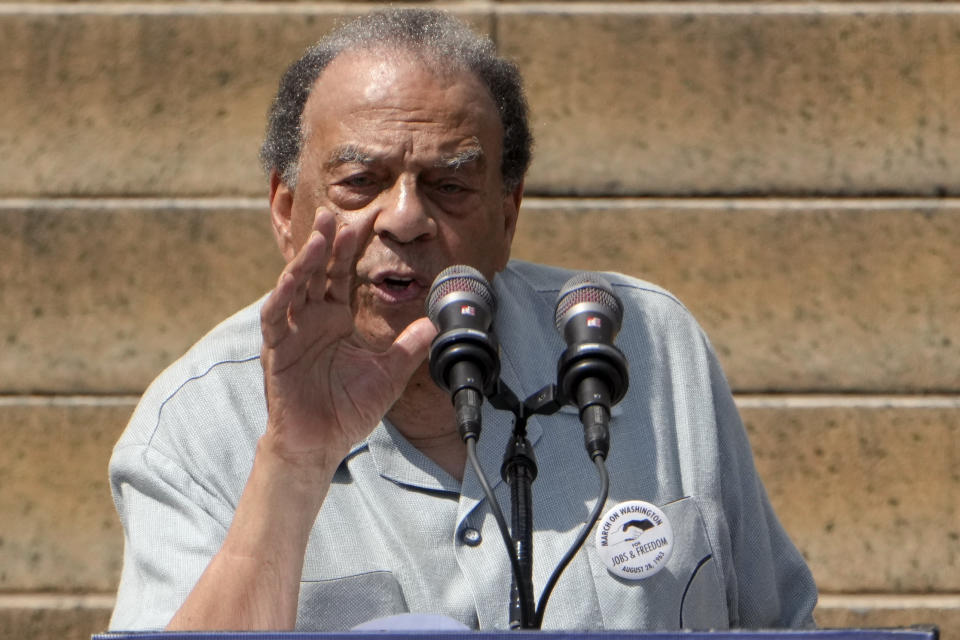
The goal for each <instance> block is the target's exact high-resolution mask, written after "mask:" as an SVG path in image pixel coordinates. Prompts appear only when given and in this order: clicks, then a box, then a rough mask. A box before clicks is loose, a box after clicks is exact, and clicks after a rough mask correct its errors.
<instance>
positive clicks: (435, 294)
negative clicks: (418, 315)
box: [427, 264, 497, 324]
mask: <svg viewBox="0 0 960 640" xmlns="http://www.w3.org/2000/svg"><path fill="white" fill-rule="evenodd" d="M451 293H472V294H474V295H475V296H477V297H478V298H479V299H480V301H482V303H483V304H485V305H486V311H487V312H488V313H489V314H490V315H493V313H494V312H495V311H496V307H497V301H496V298H495V297H494V295H493V290H492V289H491V287H490V283H489V282H487V279H486V278H484V277H483V274H482V273H480V272H479V271H478V270H476V269H474V268H473V267H470V266H467V265H464V264H455V265H453V266H452V267H447V268H446V269H444V270H443V271H441V272H440V273H439V274H437V277H436V278H434V280H433V285H431V286H430V293H429V294H428V296H427V317H428V318H430V321H431V322H433V323H434V324H437V321H438V319H439V317H440V311H441V310H442V309H443V307H444V306H445V304H446V303H444V302H443V300H444V298H446V297H447V296H448V295H450V294H451Z"/></svg>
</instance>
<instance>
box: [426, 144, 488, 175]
mask: <svg viewBox="0 0 960 640" xmlns="http://www.w3.org/2000/svg"><path fill="white" fill-rule="evenodd" d="M484 158H485V156H484V153H483V147H481V146H480V144H479V143H477V144H475V145H473V146H471V147H468V148H467V149H464V150H463V151H458V152H457V153H454V154H452V155H448V156H443V157H442V158H440V160H438V161H437V163H436V164H435V165H434V166H435V167H437V168H438V169H453V170H457V169H460V168H462V167H463V166H464V165H467V164H470V163H473V162H475V163H477V164H479V165H482V164H483V160H484Z"/></svg>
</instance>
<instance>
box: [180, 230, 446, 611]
mask: <svg viewBox="0 0 960 640" xmlns="http://www.w3.org/2000/svg"><path fill="white" fill-rule="evenodd" d="M358 231H359V230H358V229H356V228H351V227H350V226H344V227H341V228H339V229H338V228H337V227H336V221H335V219H334V216H333V215H332V214H330V213H328V212H319V213H318V215H317V218H316V221H315V224H314V232H313V233H312V235H311V236H310V238H309V240H308V241H307V242H306V243H305V244H304V246H303V247H302V248H301V250H300V251H299V253H298V254H297V255H296V257H294V259H293V260H291V261H290V263H289V264H288V265H287V267H286V268H285V269H284V271H283V273H282V274H281V276H280V279H279V281H278V283H277V287H276V289H275V290H274V292H273V293H272V294H271V296H270V298H269V299H268V300H267V301H266V303H265V304H264V306H263V310H262V313H261V327H262V332H263V349H262V352H261V361H262V364H263V369H264V388H265V391H266V398H267V408H268V420H267V430H266V433H265V434H264V435H263V437H262V438H261V439H260V441H259V443H258V446H257V451H256V456H255V458H254V463H253V469H252V471H251V473H250V476H249V479H248V480H247V484H246V487H245V489H244V492H243V495H242V496H241V498H240V501H239V504H238V505H237V510H236V513H235V515H234V518H233V522H232V524H231V525H230V529H229V531H228V532H227V535H226V539H225V540H224V543H223V545H222V547H221V548H220V550H219V552H218V553H217V554H216V555H215V556H214V557H213V559H212V560H211V562H210V564H209V566H208V567H207V569H206V571H204V573H203V575H202V576H201V577H200V580H199V581H198V582H197V584H196V586H195V587H194V589H193V590H192V591H191V593H190V595H189V596H188V597H187V599H186V601H185V602H184V603H183V605H182V606H181V607H180V609H179V610H178V611H177V613H176V614H175V616H174V617H173V620H171V622H170V624H169V626H168V627H167V628H168V629H171V630H173V629H292V628H293V627H294V624H295V622H296V609H297V596H298V590H299V584H300V582H299V581H300V574H301V571H302V567H303V556H304V551H305V548H306V544H307V539H308V537H309V534H310V529H311V526H312V524H313V522H314V520H315V518H316V516H317V512H318V511H319V509H320V506H321V505H322V503H323V500H324V498H325V496H326V493H327V490H328V489H329V486H330V482H331V479H332V477H333V474H334V472H335V471H336V468H337V466H338V464H339V463H340V461H341V460H342V458H343V457H344V456H345V455H346V454H347V452H348V451H349V447H350V446H351V445H352V444H354V443H355V442H358V441H360V440H362V439H363V438H365V437H366V436H367V435H369V433H370V431H372V430H373V428H374V427H375V426H376V425H377V423H378V422H379V421H380V419H381V417H382V416H383V415H384V414H385V413H386V411H387V410H388V409H389V407H390V406H391V405H392V404H393V402H394V401H395V400H396V399H397V398H398V397H399V396H400V394H401V393H402V392H403V389H404V387H405V385H406V382H407V380H408V379H409V378H410V376H411V375H412V374H413V372H414V370H415V369H416V368H417V367H418V366H419V365H420V363H421V362H422V361H423V359H424V357H425V356H426V353H427V349H428V347H429V342H430V340H431V339H432V337H433V335H434V329H433V327H432V325H431V324H430V322H429V320H427V319H425V318H424V319H421V320H418V321H416V322H414V323H413V324H411V325H410V326H409V327H407V329H406V330H405V331H404V332H403V333H401V334H400V336H399V337H398V338H397V340H396V341H395V342H394V344H393V345H392V346H391V348H390V349H388V350H387V351H386V352H384V353H373V352H371V351H368V350H366V349H364V348H363V347H362V346H358V345H361V344H362V343H361V341H360V340H356V339H354V338H355V336H354V321H353V315H352V312H351V308H350V294H351V290H352V286H353V263H354V257H355V256H354V254H355V252H356V250H357V244H358V241H357V237H358ZM361 235H362V234H361Z"/></svg>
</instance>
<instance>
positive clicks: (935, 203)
mask: <svg viewBox="0 0 960 640" xmlns="http://www.w3.org/2000/svg"><path fill="white" fill-rule="evenodd" d="M404 4H407V3H404ZM409 4H410V5H411V6H412V5H413V3H409ZM374 6H379V5H376V4H373V3H367V2H354V3H333V2H324V1H313V2H302V3H293V4H277V3H273V2H260V3H256V2H240V3H235V2H218V1H210V2H199V3H198V2H192V3H186V2H179V1H178V0H168V1H161V2H156V3H150V4H139V3H129V4H128V3H99V2H89V3H84V4H76V3H70V2H48V1H45V0H25V1H23V2H17V3H14V2H4V1H0V114H2V117H0V637H5V638H38V639H47V638H50V639H53V638H57V639H74V638H76V639H80V638H88V637H89V634H90V633H92V632H95V631H100V630H103V629H105V628H106V624H107V620H108V618H109V613H110V610H111V608H112V603H113V593H114V590H115V588H116V584H117V579H118V576H119V570H120V565H121V560H122V542H123V541H122V532H121V529H120V526H119V523H118V521H117V518H116V515H115V513H114V510H113V504H112V502H111V499H110V494H109V487H108V484H107V475H106V474H107V461H108V459H109V455H110V450H111V447H112V445H113V443H114V441H115V440H116V438H117V437H118V435H119V433H120V432H121V430H122V429H123V427H124V425H125V423H126V420H127V418H128V417H129V415H130V413H131V411H132V410H133V407H134V404H135V403H136V401H137V398H138V395H139V394H140V393H141V392H142V391H143V389H144V388H145V386H146V385H147V384H148V383H149V382H150V380H152V379H153V377H154V376H155V375H156V374H157V373H159V371H161V370H162V369H163V368H164V367H165V366H166V365H167V364H169V363H170V362H171V361H172V360H173V359H174V358H176V357H177V356H178V355H180V354H181V353H182V352H183V351H184V350H185V349H186V348H187V347H188V346H189V345H190V344H191V343H193V342H194V341H195V340H196V339H197V338H199V337H200V336H201V335H203V333H205V332H206V331H207V330H208V329H209V328H211V327H212V326H213V325H214V324H216V323H217V322H219V320H221V319H222V318H224V317H226V316H227V315H228V314H230V313H231V312H233V311H234V310H237V309H239V308H240V307H242V306H244V305H246V304H247V303H248V302H250V301H252V300H253V299H254V298H256V297H257V296H259V295H261V294H262V293H263V292H265V291H266V290H267V289H269V287H270V286H272V283H273V282H274V281H275V278H276V276H277V275H278V273H279V270H280V268H281V260H280V256H279V254H278V251H277V250H276V248H275V245H274V242H273V239H272V235H271V232H270V229H269V221H268V217H267V183H266V179H265V177H264V176H263V175H262V173H261V171H260V169H259V167H258V163H257V151H258V145H259V142H260V139H261V136H262V132H263V129H264V121H265V118H264V116H265V113H266V110H267V107H268V105H269V102H270V100H271V97H272V94H273V92H274V90H275V88H276V85H277V82H278V80H279V76H280V74H281V72H282V70H283V69H284V68H285V67H286V65H287V64H288V63H289V62H290V61H292V60H293V59H294V58H296V57H297V56H298V55H299V54H300V53H301V51H302V50H303V49H304V48H305V47H306V46H307V45H309V44H310V43H312V42H313V41H314V40H316V39H317V38H318V37H319V35H321V34H322V33H324V32H325V31H326V30H327V29H328V28H329V27H330V26H331V25H332V24H333V23H334V22H335V21H337V20H339V19H342V18H344V17H348V16H351V15H354V14H356V13H359V12H362V11H365V10H367V9H369V8H371V7H374ZM433 6H441V7H445V8H448V9H450V10H452V11H454V12H455V13H457V14H459V15H461V16H462V17H463V18H465V19H466V20H468V21H469V22H471V23H472V24H474V25H475V26H476V27H477V29H479V30H481V31H484V32H487V33H489V34H490V35H491V36H492V37H493V39H494V40H495V41H496V42H497V44H498V46H499V48H500V50H501V51H502V52H503V53H504V54H506V55H507V56H509V57H511V58H513V59H514V60H515V61H516V62H517V63H518V64H519V66H520V67H521V69H522V70H523V72H524V73H525V76H526V79H527V86H528V93H529V100H530V104H531V108H532V120H533V123H534V127H535V133H536V136H537V145H536V150H535V160H534V164H533V168H532V171H531V173H530V176H529V180H528V189H527V196H526V199H525V200H524V203H523V208H522V213H521V218H520V228H519V231H518V237H517V241H516V244H515V251H514V256H515V257H518V258H523V259H529V260H538V261H546V262H552V263H558V264H561V265H564V266H568V267H572V268H581V269H612V270H617V271H622V272H626V273H630V274H632V275H635V276H638V277H641V278H644V279H647V280H650V281H652V282H655V283H657V284H660V285H662V286H664V287H666V288H668V289H670V290H671V291H673V292H674V293H675V294H676V295H677V296H678V297H679V298H680V299H681V300H682V301H683V302H684V303H685V304H686V305H687V306H688V307H689V308H690V309H691V310H692V312H693V313H694V315H695V316H696V317H697V318H698V319H699V320H700V322H701V323H702V324H703V326H704V327H705V329H706V331H707V333H708V335H709V336H710V337H711V339H712V341H713V343H714V345H715V347H716V349H717V352H718V353H719V356H720V358H721V361H722V363H723V365H724V367H725V370H726V372H727V375H728V377H729V379H730V383H731V385H732V387H733V389H734V391H735V394H736V399H737V402H738V404H739V406H740V409H741V412H742V415H743V418H744V421H745V423H746V425H747V428H748V431H749V434H750V438H751V441H752V444H753V447H754V451H755V455H756V458H757V462H758V466H759V468H760V471H761V474H762V475H763V478H764V481H765V482H766V485H767V488H768V491H769V493H770V495H771V499H772V501H773V502H774V506H775V507H776V509H777V511H778V513H779V515H780V517H781V519H782V520H783V522H784V525H785V526H786V528H787V530H788V531H789V532H790V534H791V535H792V537H793V538H794V540H795V541H796V542H797V544H798V545H799V547H800V548H801V549H802V551H803V553H804V554H805V556H806V558H807V560H808V561H809V563H810V565H811V568H812V569H813V572H814V574H815V577H816V579H817V582H818V584H819V586H820V589H821V591H822V596H821V603H820V606H819V608H818V610H817V616H818V621H819V623H820V624H821V625H822V626H833V627H849V626H901V625H911V624H918V623H932V624H938V625H940V627H941V630H942V632H943V633H944V637H946V638H960V635H958V634H960V570H958V569H960V566H958V565H960V514H958V503H960V449H958V445H957V441H958V436H960V284H958V276H960V257H958V248H960V2H934V3H919V2H918V3H914V2H894V1H889V2H886V1H878V2H870V3H856V4H854V3H844V2H833V3H822V2H812V1H811V2H803V3H785V2H777V1H775V0H756V1H755V2H750V1H746V2H737V3H731V2H712V3H699V2H697V3H694V2H682V1H679V2H657V3H650V2H643V1H634V2H609V3H601V2H595V3H594V2H591V3H583V2H581V3H575V2H563V1H558V2H551V3H545V2H526V3H517V2H508V1H502V2H501V1H477V2H447V3H438V4H435V5H433Z"/></svg>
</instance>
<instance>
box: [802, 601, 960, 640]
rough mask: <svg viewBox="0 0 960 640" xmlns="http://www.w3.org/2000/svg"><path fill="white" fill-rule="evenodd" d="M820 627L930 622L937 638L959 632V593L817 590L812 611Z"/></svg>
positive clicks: (925, 623)
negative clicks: (901, 594)
mask: <svg viewBox="0 0 960 640" xmlns="http://www.w3.org/2000/svg"><path fill="white" fill-rule="evenodd" d="M815 616H816V619H817V624H818V625H819V626H821V627H823V628H836V629H849V628H873V629H878V628H879V629H882V628H892V627H908V626H914V625H924V626H928V625H934V626H936V627H938V628H939V629H940V637H941V638H956V637H957V636H958V634H960V595H958V594H946V595H912V596H909V595H908V596H885V595H846V594H838V595H833V594H822V593H821V594H820V602H819V603H818V605H817V609H816V612H815Z"/></svg>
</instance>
